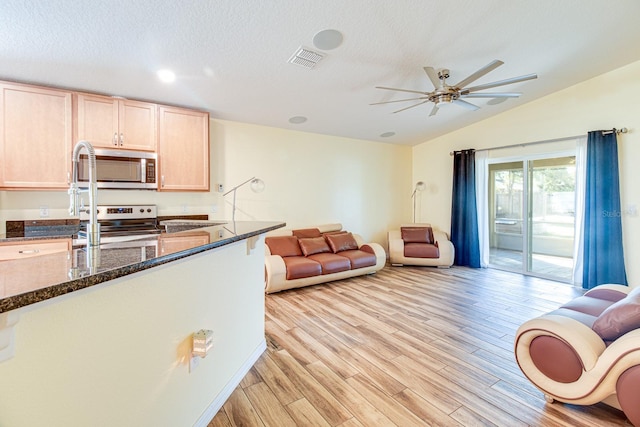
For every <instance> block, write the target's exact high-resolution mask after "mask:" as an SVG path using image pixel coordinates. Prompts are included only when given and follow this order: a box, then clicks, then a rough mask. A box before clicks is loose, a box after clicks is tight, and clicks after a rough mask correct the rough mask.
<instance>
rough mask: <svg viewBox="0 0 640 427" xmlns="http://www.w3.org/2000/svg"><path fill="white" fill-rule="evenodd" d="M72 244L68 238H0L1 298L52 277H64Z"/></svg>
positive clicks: (70, 263)
mask: <svg viewBox="0 0 640 427" xmlns="http://www.w3.org/2000/svg"><path fill="white" fill-rule="evenodd" d="M71 248H72V247H71V239H49V240H47V239H43V240H23V241H17V242H0V298H4V297H7V296H13V295H18V294H22V293H25V292H29V291H32V290H34V289H39V288H41V287H42V286H45V285H47V284H50V283H51V281H52V280H55V278H59V279H60V280H65V279H66V278H67V277H68V273H69V269H70V268H71V265H72V261H71ZM27 272H28V274H27ZM27 278H28V280H27ZM67 280H68V279H67Z"/></svg>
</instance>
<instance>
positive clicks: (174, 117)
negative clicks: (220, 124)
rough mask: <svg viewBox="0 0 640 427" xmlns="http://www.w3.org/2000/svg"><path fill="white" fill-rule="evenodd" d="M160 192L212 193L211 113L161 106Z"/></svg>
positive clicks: (159, 147)
mask: <svg viewBox="0 0 640 427" xmlns="http://www.w3.org/2000/svg"><path fill="white" fill-rule="evenodd" d="M159 111H160V114H159V116H160V117H159V121H160V123H159V124H160V140H159V142H158V160H159V164H160V169H159V175H160V187H159V190H160V191H209V113H205V112H201V111H194V110H187V109H184V108H177V107H168V106H162V105H161V106H160V107H159Z"/></svg>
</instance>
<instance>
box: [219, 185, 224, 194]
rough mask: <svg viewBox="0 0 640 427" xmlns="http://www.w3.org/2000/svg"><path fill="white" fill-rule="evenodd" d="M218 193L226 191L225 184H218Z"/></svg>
mask: <svg viewBox="0 0 640 427" xmlns="http://www.w3.org/2000/svg"><path fill="white" fill-rule="evenodd" d="M218 193H224V185H222V184H218Z"/></svg>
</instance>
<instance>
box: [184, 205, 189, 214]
mask: <svg viewBox="0 0 640 427" xmlns="http://www.w3.org/2000/svg"><path fill="white" fill-rule="evenodd" d="M187 212H189V207H188V206H187V205H182V213H187Z"/></svg>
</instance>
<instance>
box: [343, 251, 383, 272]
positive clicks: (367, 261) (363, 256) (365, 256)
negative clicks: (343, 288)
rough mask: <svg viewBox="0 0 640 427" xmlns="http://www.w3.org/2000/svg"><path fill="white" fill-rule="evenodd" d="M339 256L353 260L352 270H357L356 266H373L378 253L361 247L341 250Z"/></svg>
mask: <svg viewBox="0 0 640 427" xmlns="http://www.w3.org/2000/svg"><path fill="white" fill-rule="evenodd" d="M339 256H342V257H345V258H348V259H349V261H350V262H351V269H352V270H355V269H356V268H362V267H371V266H372V265H376V255H375V254H372V253H370V252H365V251H363V250H360V249H352V250H347V251H342V252H340V255H339Z"/></svg>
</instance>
